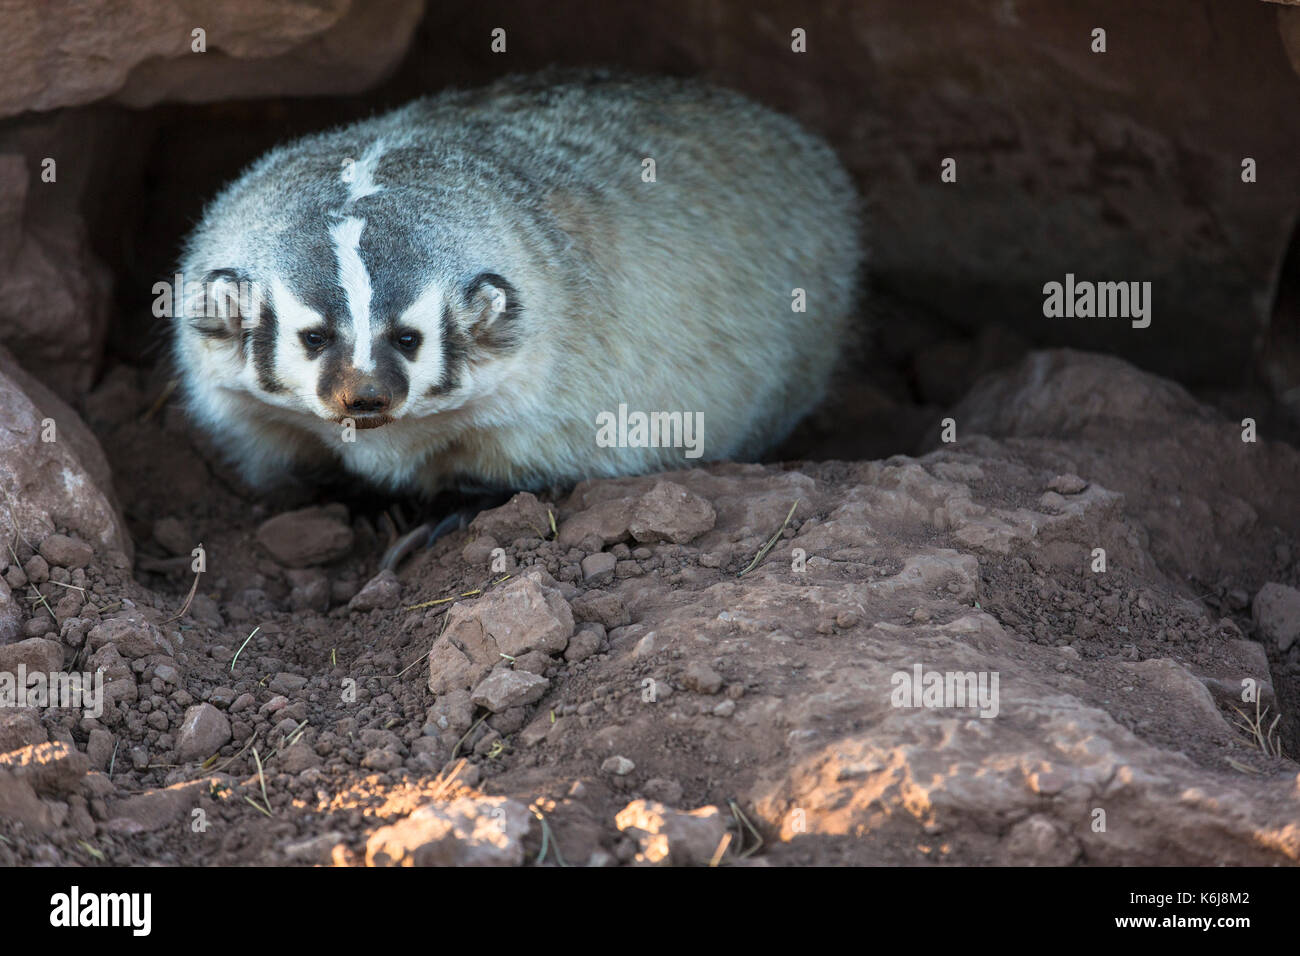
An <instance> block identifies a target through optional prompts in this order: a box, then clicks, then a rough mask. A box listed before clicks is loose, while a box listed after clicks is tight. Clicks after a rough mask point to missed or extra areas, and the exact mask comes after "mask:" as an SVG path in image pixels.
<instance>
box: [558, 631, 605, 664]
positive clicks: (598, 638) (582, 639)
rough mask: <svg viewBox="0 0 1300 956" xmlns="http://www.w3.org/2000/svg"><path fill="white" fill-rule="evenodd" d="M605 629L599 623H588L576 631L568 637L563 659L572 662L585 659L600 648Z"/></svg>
mask: <svg viewBox="0 0 1300 956" xmlns="http://www.w3.org/2000/svg"><path fill="white" fill-rule="evenodd" d="M604 634H605V629H604V628H603V627H601V626H600V625H599V624H596V625H589V626H587V627H584V628H583V629H582V630H580V631H578V632H577V633H576V634H574V635H573V637H571V638H570V639H569V646H568V647H567V648H565V650H564V659H565V660H566V661H570V662H572V663H577V662H578V661H585V660H586V659H587V658H589V657H591V655H593V654H595V653H596V652H597V651H599V650H600V645H601V643H602V642H603V641H604V639H605V637H604Z"/></svg>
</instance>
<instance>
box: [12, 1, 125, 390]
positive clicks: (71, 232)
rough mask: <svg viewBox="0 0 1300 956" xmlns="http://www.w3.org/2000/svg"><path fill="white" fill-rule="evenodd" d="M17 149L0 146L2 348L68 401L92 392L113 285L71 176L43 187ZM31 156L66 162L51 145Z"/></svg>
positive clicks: (32, 163) (38, 170)
mask: <svg viewBox="0 0 1300 956" xmlns="http://www.w3.org/2000/svg"><path fill="white" fill-rule="evenodd" d="M2 17H3V13H0V18H2ZM6 32H7V31H6ZM2 43H3V40H2V39H0V44H2ZM0 57H2V55H0ZM0 62H3V60H2V58H0ZM0 96H3V93H0ZM49 135H50V136H51V137H55V136H56V135H57V132H56V131H55V130H51V131H50V134H49ZM16 145H17V144H9V143H6V142H5V141H4V140H0V342H3V343H4V344H5V345H7V346H8V347H9V348H11V349H13V350H14V351H15V352H16V353H17V354H19V355H21V356H22V357H23V362H24V363H25V364H26V366H27V368H29V369H31V370H33V371H34V372H36V373H37V374H39V375H40V377H41V379H42V380H43V381H45V382H47V383H49V384H50V386H51V387H52V388H55V389H57V390H58V391H59V393H60V394H61V395H63V396H65V397H67V398H69V399H70V398H71V397H72V396H73V394H75V393H79V392H81V391H84V390H85V389H86V388H88V387H89V386H90V383H91V376H92V374H93V372H94V368H95V364H96V363H97V362H98V361H99V357H100V351H101V349H102V348H103V344H104V337H105V334H106V332H107V328H108V305H109V302H108V298H109V292H110V290H111V279H110V277H109V274H108V271H107V270H106V269H105V267H104V266H103V264H102V263H100V261H99V260H98V258H96V256H95V255H94V253H93V252H92V251H91V249H90V245H89V240H88V238H87V235H86V229H85V226H84V224H83V222H82V219H81V215H80V214H79V213H78V212H77V211H76V210H75V209H72V208H68V202H69V200H70V199H71V198H72V196H75V195H76V194H77V192H78V187H77V186H76V185H75V184H71V185H70V184H69V183H68V180H69V178H72V177H74V176H75V174H74V173H73V171H72V170H70V169H68V168H66V164H65V168H64V170H63V176H62V179H60V180H56V183H43V182H41V180H40V178H39V177H40V175H41V172H42V169H41V168H40V167H39V166H38V165H37V163H36V161H35V160H34V159H31V160H29V159H28V158H27V157H24V156H23V155H22V154H21V153H17V152H9V150H10V149H13V148H15V146H16ZM33 151H34V152H35V153H36V154H37V155H39V156H52V154H56V155H57V157H58V158H59V159H62V158H63V154H62V152H61V150H59V149H58V148H57V147H56V146H55V145H54V142H53V141H51V142H47V143H46V144H45V148H44V149H33ZM57 168H58V167H56V171H57ZM42 189H43V190H45V192H43V193H38V191H39V190H42ZM51 191H53V192H51ZM69 194H71V195H69Z"/></svg>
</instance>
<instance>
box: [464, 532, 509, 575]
mask: <svg viewBox="0 0 1300 956" xmlns="http://www.w3.org/2000/svg"><path fill="white" fill-rule="evenodd" d="M499 547H501V544H500V543H499V542H498V541H497V539H496V538H494V537H492V535H490V534H480V535H477V536H476V537H474V538H471V539H470V540H469V541H468V542H467V543H466V544H465V547H463V548H461V551H460V558H461V560H462V561H464V562H465V563H466V564H468V565H470V566H471V567H487V566H489V564H490V563H491V561H492V552H493V551H495V550H496V549H497V548H499Z"/></svg>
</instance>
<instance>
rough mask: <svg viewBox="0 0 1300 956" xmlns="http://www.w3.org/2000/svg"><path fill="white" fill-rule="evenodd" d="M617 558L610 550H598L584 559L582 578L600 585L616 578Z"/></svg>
mask: <svg viewBox="0 0 1300 956" xmlns="http://www.w3.org/2000/svg"><path fill="white" fill-rule="evenodd" d="M617 563H618V562H617V560H616V559H615V558H614V556H613V555H612V554H610V553H609V552H608V551H598V552H596V553H595V554H589V555H587V556H586V557H585V558H583V559H582V580H583V581H585V582H586V583H587V584H591V585H595V586H597V587H598V586H600V585H602V584H608V583H609V582H610V581H612V580H614V565H615V564H617Z"/></svg>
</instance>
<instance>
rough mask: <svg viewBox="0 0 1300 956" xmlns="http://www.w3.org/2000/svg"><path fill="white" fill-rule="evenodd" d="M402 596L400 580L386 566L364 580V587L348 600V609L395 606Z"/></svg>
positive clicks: (358, 609) (362, 609)
mask: <svg viewBox="0 0 1300 956" xmlns="http://www.w3.org/2000/svg"><path fill="white" fill-rule="evenodd" d="M401 598H402V582H401V581H399V580H398V579H397V575H396V574H394V573H393V572H392V571H391V570H389V569H388V568H385V569H384V570H382V571H380V572H379V573H378V574H376V575H375V576H374V577H373V578H371V579H370V580H369V581H367V582H366V585H365V587H363V588H362V589H361V590H360V591H358V592H357V595H356V597H354V598H353V599H352V600H351V601H349V602H348V610H349V611H373V610H375V609H376V608H379V609H384V610H387V609H389V608H394V607H397V602H398V601H400V600H401Z"/></svg>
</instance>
